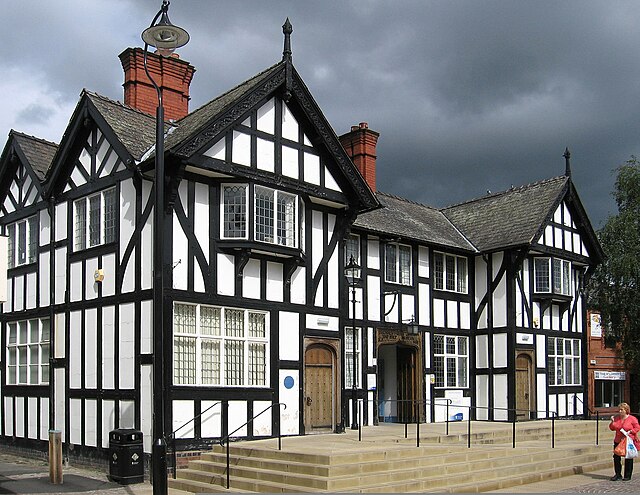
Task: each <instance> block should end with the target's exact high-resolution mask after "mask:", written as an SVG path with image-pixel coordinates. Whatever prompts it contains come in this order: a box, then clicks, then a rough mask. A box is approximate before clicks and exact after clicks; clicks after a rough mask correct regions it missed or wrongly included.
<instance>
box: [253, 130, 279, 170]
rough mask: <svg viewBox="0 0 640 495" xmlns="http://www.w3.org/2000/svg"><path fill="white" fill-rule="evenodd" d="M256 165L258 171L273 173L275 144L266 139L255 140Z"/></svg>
mask: <svg viewBox="0 0 640 495" xmlns="http://www.w3.org/2000/svg"><path fill="white" fill-rule="evenodd" d="M256 141H257V143H256V160H257V162H256V165H257V167H258V168H259V169H260V170H266V171H267V172H272V173H273V172H274V171H275V163H276V162H275V143H274V142H273V141H267V140H266V139H260V138H257V140H256Z"/></svg>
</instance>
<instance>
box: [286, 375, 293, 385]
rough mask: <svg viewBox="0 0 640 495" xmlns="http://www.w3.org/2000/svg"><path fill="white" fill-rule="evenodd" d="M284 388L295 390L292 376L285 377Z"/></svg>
mask: <svg viewBox="0 0 640 495" xmlns="http://www.w3.org/2000/svg"><path fill="white" fill-rule="evenodd" d="M284 387H285V388H293V377H292V376H291V375H287V376H285V377H284Z"/></svg>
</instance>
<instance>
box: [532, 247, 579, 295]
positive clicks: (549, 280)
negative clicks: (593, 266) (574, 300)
mask: <svg viewBox="0 0 640 495" xmlns="http://www.w3.org/2000/svg"><path fill="white" fill-rule="evenodd" d="M533 270H534V273H535V275H534V290H535V292H537V293H553V294H560V295H563V296H570V295H571V262H569V261H567V260H563V259H560V258H551V257H548V256H547V257H538V258H534V259H533Z"/></svg>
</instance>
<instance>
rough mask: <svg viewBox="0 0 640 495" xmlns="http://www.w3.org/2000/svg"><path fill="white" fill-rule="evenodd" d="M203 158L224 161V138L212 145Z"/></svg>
mask: <svg viewBox="0 0 640 495" xmlns="http://www.w3.org/2000/svg"><path fill="white" fill-rule="evenodd" d="M204 155H205V156H209V157H211V158H217V159H218V160H224V158H225V144H224V138H222V139H221V140H220V141H218V142H217V143H216V144H214V145H213V146H212V147H211V148H209V149H208V150H207V151H205V152H204Z"/></svg>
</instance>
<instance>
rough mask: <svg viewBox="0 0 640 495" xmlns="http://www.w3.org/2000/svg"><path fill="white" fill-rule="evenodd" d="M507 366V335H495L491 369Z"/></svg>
mask: <svg viewBox="0 0 640 495" xmlns="http://www.w3.org/2000/svg"><path fill="white" fill-rule="evenodd" d="M506 366H507V334H505V333H497V334H495V335H494V336H493V367H494V368H504V367H506Z"/></svg>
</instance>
